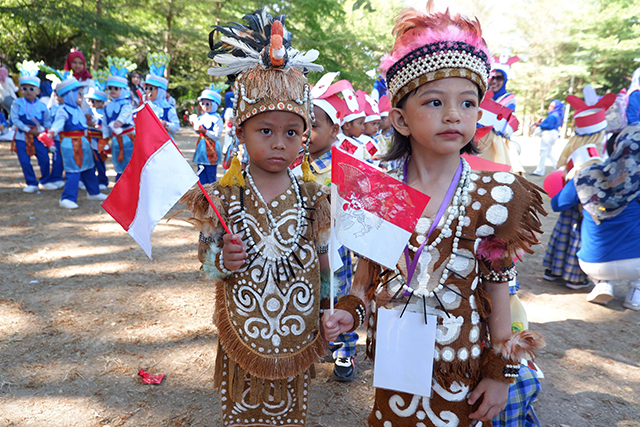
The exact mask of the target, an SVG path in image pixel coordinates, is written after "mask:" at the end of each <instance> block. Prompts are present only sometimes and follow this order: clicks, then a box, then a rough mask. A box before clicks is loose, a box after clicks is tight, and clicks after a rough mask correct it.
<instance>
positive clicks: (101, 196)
mask: <svg viewBox="0 0 640 427" xmlns="http://www.w3.org/2000/svg"><path fill="white" fill-rule="evenodd" d="M106 198H107V195H106V194H102V193H98V194H93V195H91V194H87V199H88V200H104V199H106Z"/></svg>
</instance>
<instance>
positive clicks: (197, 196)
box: [180, 183, 229, 236]
mask: <svg viewBox="0 0 640 427" xmlns="http://www.w3.org/2000/svg"><path fill="white" fill-rule="evenodd" d="M204 188H205V190H206V191H207V194H208V195H209V197H210V198H211V201H212V202H213V203H214V205H215V207H216V209H218V212H220V215H221V216H222V218H223V219H224V221H225V222H227V221H228V218H229V216H228V215H227V210H226V208H225V206H224V204H223V203H222V200H221V199H220V197H219V195H220V190H222V189H221V188H220V187H219V186H218V183H213V184H207V185H204ZM180 202H182V203H184V204H185V205H186V207H187V210H189V211H190V212H191V213H192V214H193V216H192V217H191V218H187V221H189V222H190V223H191V224H193V225H194V226H195V227H196V229H198V230H199V231H201V232H202V233H203V234H204V235H205V236H210V235H213V234H214V233H215V232H216V230H218V229H220V228H222V225H221V224H220V221H219V220H218V216H217V215H216V213H215V211H214V210H213V208H212V207H211V205H210V204H209V201H208V200H207V198H206V197H205V195H204V194H203V193H202V190H200V187H199V186H198V187H193V188H192V189H191V190H189V191H187V192H186V193H185V195H184V196H182V197H181V198H180Z"/></svg>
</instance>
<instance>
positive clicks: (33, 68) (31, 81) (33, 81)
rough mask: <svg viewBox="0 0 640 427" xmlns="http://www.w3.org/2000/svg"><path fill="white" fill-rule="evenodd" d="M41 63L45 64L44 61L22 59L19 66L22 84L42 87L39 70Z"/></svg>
mask: <svg viewBox="0 0 640 427" xmlns="http://www.w3.org/2000/svg"><path fill="white" fill-rule="evenodd" d="M41 65H44V62H42V61H40V62H33V61H22V63H20V64H18V65H17V67H18V70H19V71H20V84H21V85H31V86H35V87H40V79H39V78H38V71H40V66H41Z"/></svg>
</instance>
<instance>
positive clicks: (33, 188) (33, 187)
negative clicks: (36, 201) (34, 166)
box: [22, 185, 38, 193]
mask: <svg viewBox="0 0 640 427" xmlns="http://www.w3.org/2000/svg"><path fill="white" fill-rule="evenodd" d="M22 191H24V192H25V193H35V192H36V191H38V186H37V185H27V186H26V187H24V188H23V189H22Z"/></svg>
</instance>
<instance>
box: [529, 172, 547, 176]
mask: <svg viewBox="0 0 640 427" xmlns="http://www.w3.org/2000/svg"><path fill="white" fill-rule="evenodd" d="M529 175H533V176H542V175H544V174H543V173H538V172H531V173H530V174H529Z"/></svg>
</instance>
